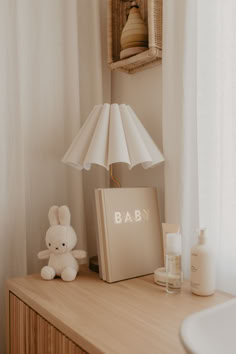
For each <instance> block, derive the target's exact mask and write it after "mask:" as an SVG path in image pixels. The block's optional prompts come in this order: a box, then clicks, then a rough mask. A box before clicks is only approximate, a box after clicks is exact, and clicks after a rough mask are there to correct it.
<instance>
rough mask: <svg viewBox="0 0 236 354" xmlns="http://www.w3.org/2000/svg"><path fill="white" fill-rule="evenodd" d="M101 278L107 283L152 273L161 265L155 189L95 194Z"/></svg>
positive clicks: (161, 253)
mask: <svg viewBox="0 0 236 354" xmlns="http://www.w3.org/2000/svg"><path fill="white" fill-rule="evenodd" d="M95 200H96V213H97V224H98V235H97V245H98V257H99V268H100V276H101V278H102V279H103V280H106V281H107V282H109V283H111V282H115V281H119V280H123V279H128V278H133V277H138V276H142V275H145V274H150V273H153V271H154V270H155V269H156V268H158V267H160V266H162V265H163V248H162V237H161V226H160V216H159V209H158V200H157V191H156V189H155V188H106V189H96V190H95Z"/></svg>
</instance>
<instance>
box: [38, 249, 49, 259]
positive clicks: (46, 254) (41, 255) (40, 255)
mask: <svg viewBox="0 0 236 354" xmlns="http://www.w3.org/2000/svg"><path fill="white" fill-rule="evenodd" d="M50 253H51V252H50V251H49V250H44V251H40V252H39V253H38V258H39V259H47V258H49V257H50Z"/></svg>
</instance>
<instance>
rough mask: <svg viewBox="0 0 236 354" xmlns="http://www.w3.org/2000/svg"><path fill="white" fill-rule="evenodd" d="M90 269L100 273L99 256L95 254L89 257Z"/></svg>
mask: <svg viewBox="0 0 236 354" xmlns="http://www.w3.org/2000/svg"><path fill="white" fill-rule="evenodd" d="M89 269H90V270H91V271H92V272H95V273H99V265H98V257H97V256H93V257H91V258H89Z"/></svg>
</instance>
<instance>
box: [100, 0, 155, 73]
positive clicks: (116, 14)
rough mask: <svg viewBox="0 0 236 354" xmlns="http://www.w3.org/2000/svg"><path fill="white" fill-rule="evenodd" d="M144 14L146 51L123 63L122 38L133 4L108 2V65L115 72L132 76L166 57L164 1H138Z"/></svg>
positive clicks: (116, 0) (118, 0) (118, 1)
mask: <svg viewBox="0 0 236 354" xmlns="http://www.w3.org/2000/svg"><path fill="white" fill-rule="evenodd" d="M137 3H138V5H139V7H140V12H141V15H142V17H143V19H144V21H145V23H146V24H147V26H148V47H149V49H147V50H146V51H144V52H142V53H140V54H137V55H134V56H132V57H130V58H127V59H124V60H120V37H121V32H122V29H123V27H124V25H125V23H126V21H127V14H128V8H129V2H127V1H123V0H108V31H107V33H108V64H109V65H110V68H111V69H112V70H121V71H125V72H127V73H129V74H132V73H135V72H137V71H140V70H143V69H146V68H149V67H151V66H153V65H156V64H158V63H159V62H160V61H161V56H162V0H137Z"/></svg>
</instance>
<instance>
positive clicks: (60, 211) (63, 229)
mask: <svg viewBox="0 0 236 354" xmlns="http://www.w3.org/2000/svg"><path fill="white" fill-rule="evenodd" d="M48 218H49V222H50V225H51V226H50V228H49V229H48V231H47V233H46V245H47V247H48V249H49V250H50V251H51V252H52V253H59V254H63V253H66V252H69V251H71V250H72V249H73V248H74V247H75V245H76V242H77V237H76V233H75V231H74V229H73V228H72V227H71V226H70V211H69V208H68V207H67V206H66V205H63V206H61V207H60V208H59V207H58V206H52V207H51V208H50V210H49V213H48Z"/></svg>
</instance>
